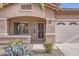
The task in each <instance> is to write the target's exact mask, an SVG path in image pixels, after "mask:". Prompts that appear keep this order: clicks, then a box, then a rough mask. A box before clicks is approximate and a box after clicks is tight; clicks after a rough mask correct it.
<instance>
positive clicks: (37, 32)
mask: <svg viewBox="0 0 79 59" xmlns="http://www.w3.org/2000/svg"><path fill="white" fill-rule="evenodd" d="M33 27H34V28H33V36H32V37H33V39H32V43H43V42H44V39H45V22H36V23H34V26H33Z"/></svg>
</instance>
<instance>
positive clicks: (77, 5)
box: [60, 3, 79, 8]
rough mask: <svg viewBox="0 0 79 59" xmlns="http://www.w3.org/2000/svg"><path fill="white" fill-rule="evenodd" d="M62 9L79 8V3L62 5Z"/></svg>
mask: <svg viewBox="0 0 79 59" xmlns="http://www.w3.org/2000/svg"><path fill="white" fill-rule="evenodd" d="M60 8H79V3H61V5H60Z"/></svg>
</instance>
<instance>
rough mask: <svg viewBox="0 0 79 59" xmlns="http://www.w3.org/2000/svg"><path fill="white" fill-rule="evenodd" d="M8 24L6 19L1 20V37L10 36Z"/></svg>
mask: <svg viewBox="0 0 79 59" xmlns="http://www.w3.org/2000/svg"><path fill="white" fill-rule="evenodd" d="M7 27H8V24H7V19H6V18H0V35H8V30H7V29H8V28H7Z"/></svg>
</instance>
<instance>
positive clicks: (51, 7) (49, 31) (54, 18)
mask: <svg viewBox="0 0 79 59" xmlns="http://www.w3.org/2000/svg"><path fill="white" fill-rule="evenodd" d="M42 6H43V9H42V8H40V6H39V5H38V4H34V3H28V4H27V3H14V4H6V5H4V6H3V8H1V9H0V43H3V42H4V43H7V42H9V41H11V40H15V39H21V40H23V41H24V42H25V43H26V42H27V43H44V42H45V41H49V42H58V43H61V42H71V41H74V40H76V39H78V33H79V30H78V29H79V25H78V21H79V10H77V9H61V8H59V4H56V3H51V4H49V3H45V4H44V5H42ZM76 41H77V42H78V40H76Z"/></svg>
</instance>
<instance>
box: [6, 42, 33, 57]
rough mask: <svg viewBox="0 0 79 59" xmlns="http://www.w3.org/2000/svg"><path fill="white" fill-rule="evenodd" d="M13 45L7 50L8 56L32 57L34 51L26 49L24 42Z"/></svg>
mask: <svg viewBox="0 0 79 59" xmlns="http://www.w3.org/2000/svg"><path fill="white" fill-rule="evenodd" d="M10 44H11V45H10V46H8V47H7V48H6V49H5V51H6V52H5V55H6V56H32V55H33V53H32V50H31V49H30V48H28V47H25V46H24V45H23V43H22V41H12V42H11V43H10Z"/></svg>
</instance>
